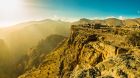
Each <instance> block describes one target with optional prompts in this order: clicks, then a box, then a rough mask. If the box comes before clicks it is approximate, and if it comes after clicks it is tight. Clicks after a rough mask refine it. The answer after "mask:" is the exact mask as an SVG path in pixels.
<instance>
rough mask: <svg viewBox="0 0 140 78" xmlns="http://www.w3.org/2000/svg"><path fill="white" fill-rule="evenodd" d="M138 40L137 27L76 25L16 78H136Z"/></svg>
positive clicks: (139, 51)
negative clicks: (57, 44)
mask: <svg viewBox="0 0 140 78" xmlns="http://www.w3.org/2000/svg"><path fill="white" fill-rule="evenodd" d="M84 20H85V19H84ZM135 33H136V34H135ZM134 34H135V35H134ZM139 39H140V31H139V27H137V28H131V30H130V29H129V28H125V27H110V26H108V25H101V24H95V25H94V24H93V23H91V24H89V23H88V24H80V25H77V24H76V25H73V26H72V27H71V34H70V36H69V38H67V39H66V40H65V41H64V42H63V44H61V46H60V47H58V48H57V49H55V51H53V52H51V53H50V54H46V55H45V57H44V58H43V59H42V61H41V63H40V65H39V66H38V67H37V68H32V69H31V70H28V71H26V73H24V74H23V75H21V76H19V77H18V78H138V77H140V72H139V71H140V58H139V56H140V49H139V42H140V41H139ZM133 40H134V41H133Z"/></svg>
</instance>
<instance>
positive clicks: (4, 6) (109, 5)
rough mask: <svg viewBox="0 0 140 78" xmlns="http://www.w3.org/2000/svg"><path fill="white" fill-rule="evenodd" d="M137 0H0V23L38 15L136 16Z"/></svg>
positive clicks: (138, 10)
mask: <svg viewBox="0 0 140 78" xmlns="http://www.w3.org/2000/svg"><path fill="white" fill-rule="evenodd" d="M139 4H140V0H0V26H6V25H7V26H8V25H13V24H16V23H19V22H25V21H35V20H42V19H48V18H50V19H55V20H59V19H61V20H65V21H74V20H77V19H80V18H90V19H103V18H107V17H116V18H120V19H123V18H137V17H140V6H139Z"/></svg>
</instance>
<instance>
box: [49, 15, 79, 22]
mask: <svg viewBox="0 0 140 78" xmlns="http://www.w3.org/2000/svg"><path fill="white" fill-rule="evenodd" d="M48 19H52V20H61V21H65V22H75V21H78V20H79V19H78V18H71V17H62V16H57V15H53V16H51V17H48Z"/></svg>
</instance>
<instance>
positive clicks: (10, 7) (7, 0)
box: [0, 0, 24, 27]
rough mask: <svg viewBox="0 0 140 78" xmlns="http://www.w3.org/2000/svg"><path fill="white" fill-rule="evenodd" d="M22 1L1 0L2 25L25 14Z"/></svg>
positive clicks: (8, 23)
mask: <svg viewBox="0 0 140 78" xmlns="http://www.w3.org/2000/svg"><path fill="white" fill-rule="evenodd" d="M22 3H23V2H22V0H0V27H3V26H4V25H10V23H11V21H14V20H17V18H20V17H21V16H24V7H23V6H22Z"/></svg>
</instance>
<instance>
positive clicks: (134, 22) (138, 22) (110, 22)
mask: <svg viewBox="0 0 140 78" xmlns="http://www.w3.org/2000/svg"><path fill="white" fill-rule="evenodd" d="M88 23H90V24H91V23H92V24H95V23H99V24H102V25H107V26H140V18H135V19H124V20H120V19H117V18H108V19H104V20H98V19H97V20H90V19H86V18H82V19H80V20H79V21H77V22H74V23H73V24H75V25H77V24H88Z"/></svg>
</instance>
